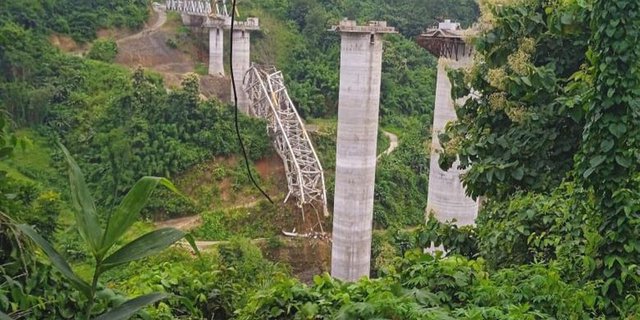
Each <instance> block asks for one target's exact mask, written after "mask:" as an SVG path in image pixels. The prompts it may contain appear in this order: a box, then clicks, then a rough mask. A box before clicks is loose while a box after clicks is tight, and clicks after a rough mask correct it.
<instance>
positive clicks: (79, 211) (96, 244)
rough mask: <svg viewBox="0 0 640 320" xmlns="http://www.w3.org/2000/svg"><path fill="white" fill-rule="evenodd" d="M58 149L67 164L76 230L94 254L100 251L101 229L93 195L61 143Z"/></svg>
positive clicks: (78, 168) (76, 165)
mask: <svg viewBox="0 0 640 320" xmlns="http://www.w3.org/2000/svg"><path fill="white" fill-rule="evenodd" d="M58 145H59V146H60V149H62V152H63V153H64V157H65V159H66V161H67V164H68V166H69V189H70V190H71V200H72V202H73V206H74V207H75V210H74V214H75V217H76V223H77V225H78V231H79V232H80V235H81V236H82V238H83V239H84V241H85V242H86V243H87V244H88V245H89V247H90V248H91V249H92V251H93V253H94V254H97V253H98V252H99V251H100V241H101V239H102V229H101V228H100V224H99V223H98V215H97V213H96V206H95V204H94V202H93V197H91V193H90V192H89V188H88V187H87V185H86V183H85V182H84V176H83V175H82V171H80V167H78V164H77V163H76V161H75V160H73V157H72V156H71V154H70V153H69V150H67V148H65V146H63V145H62V144H61V143H58Z"/></svg>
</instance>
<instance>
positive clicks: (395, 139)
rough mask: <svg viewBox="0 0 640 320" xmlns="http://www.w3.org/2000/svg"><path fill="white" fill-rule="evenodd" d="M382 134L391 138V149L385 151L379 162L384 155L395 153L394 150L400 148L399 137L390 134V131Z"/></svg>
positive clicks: (380, 155)
mask: <svg viewBox="0 0 640 320" xmlns="http://www.w3.org/2000/svg"><path fill="white" fill-rule="evenodd" d="M382 133H383V134H384V135H385V136H387V137H389V148H387V150H385V151H383V152H382V153H381V154H379V155H378V158H377V159H378V160H379V159H380V157H382V156H383V155H386V154H390V153H391V152H393V150H395V149H396V148H397V147H398V136H397V135H395V134H393V133H391V132H389V131H384V130H383V131H382Z"/></svg>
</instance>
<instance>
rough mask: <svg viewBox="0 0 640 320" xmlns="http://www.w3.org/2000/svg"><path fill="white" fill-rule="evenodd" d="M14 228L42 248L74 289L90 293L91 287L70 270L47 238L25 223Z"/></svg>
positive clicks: (86, 293)
mask: <svg viewBox="0 0 640 320" xmlns="http://www.w3.org/2000/svg"><path fill="white" fill-rule="evenodd" d="M16 228H18V229H19V230H20V231H22V233H24V234H26V235H27V236H28V237H29V238H31V239H32V240H33V241H34V242H35V243H36V244H37V245H38V246H40V248H42V251H44V253H46V254H47V256H48V257H49V260H51V263H52V264H53V265H54V266H55V267H56V268H58V270H60V272H62V275H64V276H65V277H66V278H67V279H68V280H69V281H70V282H71V284H72V285H73V286H74V287H75V288H76V289H78V290H79V291H80V292H82V294H84V295H85V296H87V297H89V296H90V295H91V287H90V286H89V284H88V283H86V282H85V281H84V280H82V279H80V277H78V275H76V274H75V273H74V272H73V270H71V267H70V266H69V264H68V263H67V261H66V260H64V258H63V257H62V256H61V255H60V254H59V253H58V252H57V251H56V249H54V248H53V247H52V246H51V244H49V242H47V240H45V239H44V238H43V237H41V236H40V235H39V234H38V233H37V232H36V231H35V230H33V228H31V226H28V225H26V224H19V225H16Z"/></svg>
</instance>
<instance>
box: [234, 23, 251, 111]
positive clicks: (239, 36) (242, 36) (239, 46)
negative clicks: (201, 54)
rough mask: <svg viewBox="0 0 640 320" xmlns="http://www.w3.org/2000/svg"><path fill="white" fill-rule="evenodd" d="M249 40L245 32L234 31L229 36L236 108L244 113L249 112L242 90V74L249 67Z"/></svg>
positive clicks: (247, 33)
mask: <svg viewBox="0 0 640 320" xmlns="http://www.w3.org/2000/svg"><path fill="white" fill-rule="evenodd" d="M250 40H251V38H250V33H249V31H247V30H234V31H233V34H232V35H231V41H233V52H232V53H231V54H232V55H233V77H234V80H235V84H236V93H237V95H238V108H239V109H240V111H242V112H244V113H248V111H249V97H248V96H247V94H246V92H244V90H242V80H243V79H244V74H245V73H246V72H247V70H249V68H250V67H251V60H250V57H251V51H250V50H251V41H250ZM231 99H232V100H233V88H231Z"/></svg>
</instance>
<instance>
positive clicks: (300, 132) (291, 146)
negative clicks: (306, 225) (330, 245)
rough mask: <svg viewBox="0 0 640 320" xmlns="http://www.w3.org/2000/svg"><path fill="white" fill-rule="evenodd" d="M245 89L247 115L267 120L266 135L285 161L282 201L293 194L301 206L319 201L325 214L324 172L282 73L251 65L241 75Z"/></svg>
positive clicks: (273, 68)
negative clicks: (286, 186)
mask: <svg viewBox="0 0 640 320" xmlns="http://www.w3.org/2000/svg"><path fill="white" fill-rule="evenodd" d="M244 91H245V92H246V93H247V95H248V97H249V101H250V103H251V104H250V108H249V114H250V115H252V116H255V117H260V118H263V119H266V120H267V122H268V125H267V131H268V133H269V136H270V137H271V138H272V139H273V145H274V147H275V149H276V151H277V153H278V155H279V156H280V158H282V161H283V162H284V167H285V173H286V178H287V184H288V188H289V193H288V194H287V197H286V198H285V200H284V201H285V202H286V201H287V200H288V199H289V197H291V196H293V197H294V198H296V199H297V203H296V204H297V206H298V207H300V208H303V207H304V205H311V206H313V207H314V208H315V206H314V204H320V205H322V207H323V212H324V215H325V216H328V215H329V214H328V210H327V192H326V188H325V181H324V171H323V170H322V165H321V164H320V160H319V159H318V155H317V154H316V151H315V149H314V148H313V145H312V143H311V139H309V135H308V134H307V131H306V130H305V127H304V123H303V122H302V119H301V118H300V116H299V115H298V112H297V111H296V108H295V106H294V104H293V102H292V101H291V98H290V97H289V93H288V92H287V87H286V86H285V83H284V78H283V76H282V72H280V71H278V70H276V68H275V67H265V66H259V65H253V66H252V67H251V68H250V69H249V71H247V73H246V75H245V77H244ZM303 214H304V212H303Z"/></svg>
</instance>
